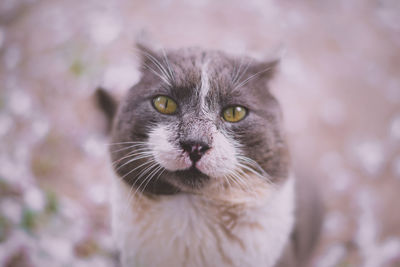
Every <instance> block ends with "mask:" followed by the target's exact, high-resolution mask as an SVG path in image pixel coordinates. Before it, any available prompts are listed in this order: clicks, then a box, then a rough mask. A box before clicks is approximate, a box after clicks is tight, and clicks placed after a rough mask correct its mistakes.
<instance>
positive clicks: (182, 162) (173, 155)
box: [149, 125, 192, 171]
mask: <svg viewBox="0 0 400 267" xmlns="http://www.w3.org/2000/svg"><path fill="white" fill-rule="evenodd" d="M171 136H173V135H172V134H171V132H170V131H169V130H168V127H167V126H165V125H159V126H157V127H156V128H154V129H153V130H152V131H151V132H150V134H149V147H150V149H151V152H152V153H153V156H154V159H155V160H156V162H157V163H158V164H160V165H161V166H162V167H164V168H165V169H167V170H169V171H176V170H183V169H187V168H189V167H190V166H191V165H192V162H191V161H190V159H189V158H188V157H184V156H183V154H182V151H181V150H180V149H178V148H176V147H174V146H173V145H172V144H171V142H169V141H168V138H169V137H171Z"/></svg>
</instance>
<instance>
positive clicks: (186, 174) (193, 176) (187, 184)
mask: <svg viewBox="0 0 400 267" xmlns="http://www.w3.org/2000/svg"><path fill="white" fill-rule="evenodd" d="M171 174H172V177H171V178H172V180H170V181H171V182H172V183H173V184H175V185H176V186H178V187H179V188H181V189H183V190H186V189H190V190H192V189H195V188H201V187H202V186H203V185H204V183H205V182H207V181H208V180H209V179H210V177H209V176H208V175H206V174H204V173H203V172H201V171H200V170H199V169H197V168H196V167H195V166H194V165H192V166H191V167H190V168H188V169H184V170H177V171H174V172H172V173H171ZM182 186H183V187H182Z"/></svg>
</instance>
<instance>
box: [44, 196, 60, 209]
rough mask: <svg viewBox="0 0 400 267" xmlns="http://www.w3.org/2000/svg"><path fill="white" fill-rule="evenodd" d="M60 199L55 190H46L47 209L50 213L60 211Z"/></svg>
mask: <svg viewBox="0 0 400 267" xmlns="http://www.w3.org/2000/svg"><path fill="white" fill-rule="evenodd" d="M58 207H59V204H58V199H57V195H56V194H55V193H54V192H51V191H49V192H46V207H45V211H46V213H48V214H53V213H57V212H58Z"/></svg>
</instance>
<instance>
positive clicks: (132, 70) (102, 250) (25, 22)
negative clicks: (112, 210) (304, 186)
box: [0, 0, 400, 267]
mask: <svg viewBox="0 0 400 267" xmlns="http://www.w3.org/2000/svg"><path fill="white" fill-rule="evenodd" d="M142 32H148V33H150V35H151V36H152V38H153V39H154V40H157V41H155V43H154V44H155V46H156V47H157V46H162V47H164V48H166V49H168V48H179V47H186V46H200V47H204V48H211V49H221V50H224V51H227V52H231V53H236V54H241V53H246V54H250V55H252V56H254V57H256V58H259V59H261V58H270V57H276V56H280V57H281V58H282V61H281V65H280V72H279V74H278V75H277V77H276V79H274V81H273V82H272V84H271V87H272V90H273V91H274V93H275V94H276V95H277V97H278V98H279V100H280V101H281V103H282V105H283V109H284V114H285V123H286V129H287V132H288V138H289V142H290V144H291V148H292V154H293V162H294V165H295V168H296V170H299V171H300V172H301V173H304V174H307V175H311V176H312V177H313V178H314V179H315V181H316V182H317V183H318V184H319V185H320V188H321V192H322V195H323V196H324V198H325V202H326V207H327V214H326V219H325V222H324V228H323V237H322V240H321V243H320V246H319V248H318V251H317V253H316V257H315V259H314V261H313V266H318V267H333V266H342V267H350V266H367V267H380V266H400V208H399V206H400V204H399V203H400V202H399V199H400V196H399V195H400V1H397V0H370V1H361V0H354V1H347V0H340V1H328V0H326V1H324V0H320V1H317V0H308V1H305V0H300V1H289V0H279V1H278V0H270V1H267V0H249V1H239V0H237V1H228V0H219V1H212V0H180V1H173V0H159V1H144V0H142V1H132V0H131V1H129V0H121V1H99V0H86V1H79V0H68V1H67V0H1V1H0V266H6V267H25V266H96V267H101V266H116V260H115V259H116V256H115V255H116V254H115V252H114V250H113V243H112V240H111V238H110V229H109V227H110V224H109V214H108V212H109V204H108V195H109V182H110V177H111V173H112V172H111V168H110V163H109V158H108V154H107V149H108V145H107V144H108V140H107V136H106V133H105V131H106V126H107V125H106V122H105V121H104V120H103V117H102V114H101V113H100V112H99V111H98V110H97V108H96V105H95V103H94V101H93V93H94V89H95V88H96V87H97V86H98V85H102V86H104V87H105V88H107V89H109V90H110V92H112V93H113V94H115V95H117V96H121V95H123V93H124V92H126V90H127V89H128V88H129V87H130V86H132V85H133V84H134V83H135V82H136V81H137V80H138V78H139V72H138V69H137V67H138V66H137V58H136V57H135V52H134V49H133V44H134V42H135V38H136V37H137V36H138V35H140V34H141V33H142Z"/></svg>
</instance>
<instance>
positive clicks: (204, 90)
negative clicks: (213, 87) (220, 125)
mask: <svg viewBox="0 0 400 267" xmlns="http://www.w3.org/2000/svg"><path fill="white" fill-rule="evenodd" d="M208 91H210V81H209V76H208V61H207V62H205V63H204V64H203V66H202V68H201V87H200V92H199V100H200V107H201V110H202V111H203V112H204V113H205V114H207V105H206V96H207V94H208Z"/></svg>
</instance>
